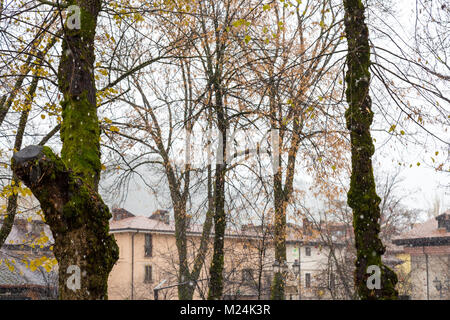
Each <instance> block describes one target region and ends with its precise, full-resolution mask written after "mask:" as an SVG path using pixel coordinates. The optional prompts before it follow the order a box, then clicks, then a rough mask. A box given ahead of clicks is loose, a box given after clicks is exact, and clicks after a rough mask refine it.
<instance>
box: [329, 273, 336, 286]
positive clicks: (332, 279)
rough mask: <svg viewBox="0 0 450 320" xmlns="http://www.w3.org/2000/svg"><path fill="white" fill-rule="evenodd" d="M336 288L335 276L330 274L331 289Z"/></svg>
mask: <svg viewBox="0 0 450 320" xmlns="http://www.w3.org/2000/svg"><path fill="white" fill-rule="evenodd" d="M334 286H335V284H334V274H333V273H330V289H331V290H334Z"/></svg>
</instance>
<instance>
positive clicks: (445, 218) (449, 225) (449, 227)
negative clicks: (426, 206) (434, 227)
mask: <svg viewBox="0 0 450 320" xmlns="http://www.w3.org/2000/svg"><path fill="white" fill-rule="evenodd" d="M436 220H437V221H438V229H444V230H446V231H447V232H450V214H448V213H444V214H441V215H439V216H437V217H436Z"/></svg>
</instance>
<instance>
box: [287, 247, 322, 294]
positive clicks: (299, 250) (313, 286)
mask: <svg viewBox="0 0 450 320" xmlns="http://www.w3.org/2000/svg"><path fill="white" fill-rule="evenodd" d="M307 248H309V250H311V254H310V255H309V256H308V255H306V253H307V252H306V251H307ZM328 255H329V250H328V249H327V248H325V247H321V246H318V245H303V244H302V245H301V246H299V245H298V244H292V243H290V244H288V245H287V246H286V259H287V262H288V265H289V267H290V268H291V270H292V265H293V263H294V261H295V260H299V261H300V279H298V278H297V279H295V278H294V277H293V276H292V275H291V279H290V285H291V286H292V287H295V286H296V287H297V288H291V291H292V294H293V296H292V298H293V299H298V289H300V294H301V299H319V298H320V299H326V298H330V297H329V296H328V293H327V292H326V290H323V289H322V288H321V286H322V285H323V283H324V281H326V279H323V276H324V274H323V271H324V270H326V267H327V265H328ZM306 274H310V288H307V287H306ZM288 281H289V280H288ZM295 291H297V295H295ZM290 294H291V292H287V294H286V299H290Z"/></svg>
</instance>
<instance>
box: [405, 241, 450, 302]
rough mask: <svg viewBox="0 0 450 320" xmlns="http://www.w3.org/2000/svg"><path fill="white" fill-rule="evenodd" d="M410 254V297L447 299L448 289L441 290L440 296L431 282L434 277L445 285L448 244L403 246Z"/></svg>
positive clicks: (449, 253)
mask: <svg viewBox="0 0 450 320" xmlns="http://www.w3.org/2000/svg"><path fill="white" fill-rule="evenodd" d="M405 251H406V252H407V253H409V254H410V255H411V285H412V290H411V299H413V300H428V299H429V300H439V299H443V300H448V299H450V295H449V290H445V289H443V290H442V297H441V296H440V293H439V291H438V290H437V289H436V287H435V283H434V282H433V281H434V280H435V279H436V278H437V279H438V280H441V283H442V285H443V286H445V280H446V279H450V267H449V266H450V246H436V247H412V248H411V247H405Z"/></svg>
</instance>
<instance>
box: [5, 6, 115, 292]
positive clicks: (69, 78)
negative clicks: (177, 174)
mask: <svg viewBox="0 0 450 320" xmlns="http://www.w3.org/2000/svg"><path fill="white" fill-rule="evenodd" d="M68 4H69V5H76V6H78V7H79V8H80V21H81V27H80V28H79V29H77V28H70V27H69V26H68V25H67V24H66V25H65V28H64V38H63V43H62V56H61V59H60V64H59V70H58V85H59V90H60V91H61V93H62V94H63V100H62V101H61V105H62V118H63V121H62V125H61V140H62V142H63V147H62V151H61V159H60V158H59V157H57V156H56V155H55V154H54V153H53V152H52V151H51V149H50V148H48V147H40V146H30V147H27V148H25V149H23V150H21V151H19V152H17V153H16V154H15V155H14V156H13V161H12V162H13V163H12V166H13V171H14V173H15V174H16V175H17V176H18V177H19V178H20V179H21V180H22V181H23V182H24V183H25V184H26V185H27V186H28V187H29V188H30V189H31V191H32V192H33V194H34V195H35V196H36V198H37V199H38V200H39V202H40V204H41V208H42V211H43V212H44V215H45V220H46V222H47V223H48V225H49V226H50V229H51V231H52V233H53V237H54V240H55V244H54V254H55V257H56V259H57V261H58V266H59V298H60V299H106V298H107V281H108V275H109V272H110V271H111V269H112V267H113V266H114V263H115V262H116V261H117V259H118V247H117V244H116V243H115V241H114V238H113V236H112V235H110V234H109V219H110V218H111V214H110V212H109V209H108V207H107V206H106V205H105V204H104V203H103V201H102V199H101V197H100V195H99V194H98V192H97V189H98V182H99V178H100V170H101V163H100V146H99V138H100V128H99V125H98V118H97V103H96V88H95V81H94V75H93V70H94V60H95V56H94V36H95V29H96V24H97V16H98V13H99V11H100V6H101V1H100V0H72V1H69V3H68ZM75 14H76V13H75ZM78 271H79V274H78ZM77 278H79V280H80V287H79V288H78V286H77Z"/></svg>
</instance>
